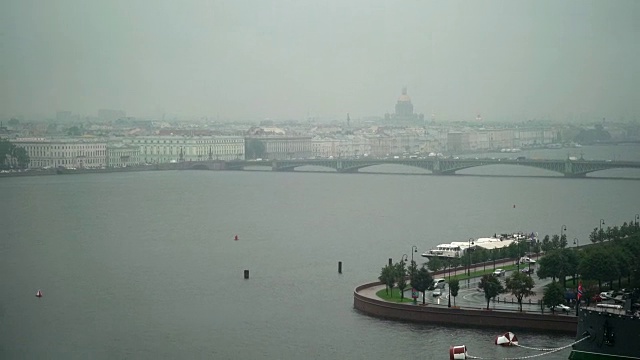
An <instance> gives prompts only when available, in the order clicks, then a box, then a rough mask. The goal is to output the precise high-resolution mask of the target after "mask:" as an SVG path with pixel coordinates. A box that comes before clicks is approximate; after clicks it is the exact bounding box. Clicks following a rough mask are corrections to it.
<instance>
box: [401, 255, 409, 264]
mask: <svg viewBox="0 0 640 360" xmlns="http://www.w3.org/2000/svg"><path fill="white" fill-rule="evenodd" d="M408 258H409V255H407V254H402V257H401V258H400V261H401V262H405V261H407V259H408Z"/></svg>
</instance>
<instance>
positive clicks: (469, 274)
mask: <svg viewBox="0 0 640 360" xmlns="http://www.w3.org/2000/svg"><path fill="white" fill-rule="evenodd" d="M473 240H474V239H473V238H469V247H467V253H468V254H469V255H468V258H469V266H468V267H467V275H468V276H471V245H474V243H473Z"/></svg>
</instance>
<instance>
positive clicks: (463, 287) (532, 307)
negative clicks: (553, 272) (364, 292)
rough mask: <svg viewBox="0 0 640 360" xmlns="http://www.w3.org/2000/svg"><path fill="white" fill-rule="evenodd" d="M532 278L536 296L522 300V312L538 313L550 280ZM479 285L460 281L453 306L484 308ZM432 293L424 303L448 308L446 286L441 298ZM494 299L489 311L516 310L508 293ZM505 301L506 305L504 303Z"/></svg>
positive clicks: (427, 293) (474, 279) (407, 294)
mask: <svg viewBox="0 0 640 360" xmlns="http://www.w3.org/2000/svg"><path fill="white" fill-rule="evenodd" d="M511 273H513V271H507V272H506V274H505V275H504V276H501V277H500V278H501V282H502V285H503V286H504V282H505V279H506V278H507V277H508V276H509V275H510V274H511ZM532 276H533V277H534V281H535V286H534V288H533V291H534V292H535V293H536V295H534V296H531V297H528V298H524V299H523V303H522V310H524V311H529V312H540V305H538V300H540V299H542V294H543V292H544V286H545V285H547V284H549V283H550V282H551V279H544V280H541V279H539V278H538V277H537V276H536V275H535V274H534V275H532ZM479 283H480V278H479V277H476V278H471V279H469V280H463V281H460V290H459V291H458V296H456V298H455V305H457V306H460V307H463V308H465V307H466V308H476V309H477V308H486V306H487V301H486V299H485V298H484V291H482V290H481V289H479V288H478V284H479ZM432 294H433V291H427V292H426V303H428V304H432V305H440V306H448V304H449V289H448V284H447V285H446V286H445V288H444V289H442V296H435V297H434V296H433V295H432ZM405 296H406V297H411V289H409V290H406V291H405ZM512 298H513V303H511V299H512ZM496 299H499V300H500V302H498V301H493V300H492V301H491V303H490V304H489V307H490V308H491V309H498V310H512V311H517V310H518V302H517V300H516V298H515V297H514V296H513V295H511V294H510V293H504V294H500V295H499V296H498V297H497V298H496ZM504 299H506V301H507V302H506V303H505V302H504ZM529 299H531V303H529ZM418 302H419V303H422V294H420V296H419V298H418ZM453 304H454V299H453V297H452V298H451V305H453ZM548 311H550V310H549V309H545V313H546V312H548Z"/></svg>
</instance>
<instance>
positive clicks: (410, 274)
mask: <svg viewBox="0 0 640 360" xmlns="http://www.w3.org/2000/svg"><path fill="white" fill-rule="evenodd" d="M407 279H408V280H409V281H408V282H407ZM378 280H380V282H382V283H384V284H385V290H386V292H387V294H389V292H390V291H391V290H392V289H393V287H394V286H395V287H397V288H398V290H399V291H400V300H401V301H402V299H404V291H405V290H406V289H408V288H409V287H411V288H412V289H414V290H416V291H418V292H421V293H422V303H423V304H425V302H426V299H425V295H426V291H427V290H432V289H433V288H434V283H433V275H432V274H431V272H429V270H428V269H427V268H426V267H425V265H424V264H423V265H422V266H421V267H420V268H418V265H417V264H416V262H415V261H413V260H411V263H410V264H409V267H407V266H406V265H405V262H404V260H401V261H399V262H397V263H395V264H389V265H387V266H385V267H383V268H382V271H381V272H380V276H379V277H378ZM449 290H450V291H451V296H453V298H454V299H453V301H454V305H455V297H456V296H458V291H459V290H460V283H459V281H458V280H457V279H454V280H451V281H450V282H449ZM391 296H393V291H391Z"/></svg>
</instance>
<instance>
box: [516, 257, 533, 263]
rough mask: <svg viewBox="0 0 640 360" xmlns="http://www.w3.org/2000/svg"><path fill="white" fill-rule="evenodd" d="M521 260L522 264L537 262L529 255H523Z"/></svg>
mask: <svg viewBox="0 0 640 360" xmlns="http://www.w3.org/2000/svg"><path fill="white" fill-rule="evenodd" d="M519 262H520V264H535V263H536V261H535V260H533V259H532V258H530V257H527V256H523V257H521V258H520V260H519Z"/></svg>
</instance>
